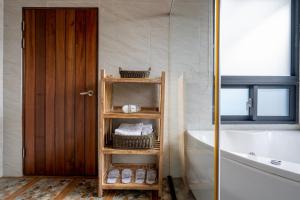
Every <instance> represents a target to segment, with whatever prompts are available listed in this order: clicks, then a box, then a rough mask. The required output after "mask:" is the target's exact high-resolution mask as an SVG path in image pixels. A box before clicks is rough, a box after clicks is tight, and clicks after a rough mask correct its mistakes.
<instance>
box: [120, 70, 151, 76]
mask: <svg viewBox="0 0 300 200" xmlns="http://www.w3.org/2000/svg"><path fill="white" fill-rule="evenodd" d="M150 71H151V67H150V68H149V69H148V70H147V71H133V70H131V71H130V70H123V69H122V68H121V67H120V68H119V73H120V76H121V78H149V76H150Z"/></svg>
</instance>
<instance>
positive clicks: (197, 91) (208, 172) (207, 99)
mask: <svg viewBox="0 0 300 200" xmlns="http://www.w3.org/2000/svg"><path fill="white" fill-rule="evenodd" d="M172 2H173V3H172V9H171V14H170V35H169V38H170V46H169V47H170V54H169V59H170V66H169V88H168V90H169V102H170V105H169V107H172V108H177V109H172V110H169V116H168V118H169V121H168V123H169V127H171V128H170V129H171V130H170V133H172V137H173V138H176V139H174V140H171V142H172V146H173V147H174V148H173V149H172V150H171V154H170V157H171V166H174V167H173V168H174V169H173V170H171V174H172V175H173V174H174V176H175V175H177V176H181V177H183V178H184V180H186V183H187V186H188V187H189V189H190V190H191V191H192V193H193V195H194V196H195V197H196V199H200V200H213V199H214V181H215V180H214V124H213V118H212V115H213V106H212V102H213V74H214V71H213V62H212V60H213V53H212V52H213V12H212V10H213V1H211V0H193V1H186V0H173V1H172ZM174 134H175V136H174Z"/></svg>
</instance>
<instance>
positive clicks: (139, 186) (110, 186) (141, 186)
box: [102, 183, 159, 190]
mask: <svg viewBox="0 0 300 200" xmlns="http://www.w3.org/2000/svg"><path fill="white" fill-rule="evenodd" d="M102 188H103V189H104V190H159V185H158V184H153V185H148V184H136V183H128V184H123V183H115V184H107V183H103V184H102Z"/></svg>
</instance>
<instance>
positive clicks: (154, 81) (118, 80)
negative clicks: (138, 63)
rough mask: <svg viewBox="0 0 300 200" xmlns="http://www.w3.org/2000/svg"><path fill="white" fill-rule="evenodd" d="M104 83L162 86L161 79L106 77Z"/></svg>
mask: <svg viewBox="0 0 300 200" xmlns="http://www.w3.org/2000/svg"><path fill="white" fill-rule="evenodd" d="M104 81H105V82H107V83H152V84H161V79H160V78H116V77H105V78H104Z"/></svg>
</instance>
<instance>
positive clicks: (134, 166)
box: [102, 164, 160, 190]
mask: <svg viewBox="0 0 300 200" xmlns="http://www.w3.org/2000/svg"><path fill="white" fill-rule="evenodd" d="M113 168H118V169H120V170H122V169H125V168H129V169H132V171H133V175H132V183H127V184H125V183H121V180H118V182H117V183H114V184H109V183H106V178H107V174H108V171H107V172H106V176H105V180H104V181H103V182H102V187H103V189H107V190H159V189H160V188H159V184H158V182H157V183H155V184H146V183H141V184H137V183H134V180H135V170H136V169H139V168H143V169H145V170H147V169H155V168H156V166H155V165H154V164H113V165H112V166H111V168H110V169H113Z"/></svg>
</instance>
